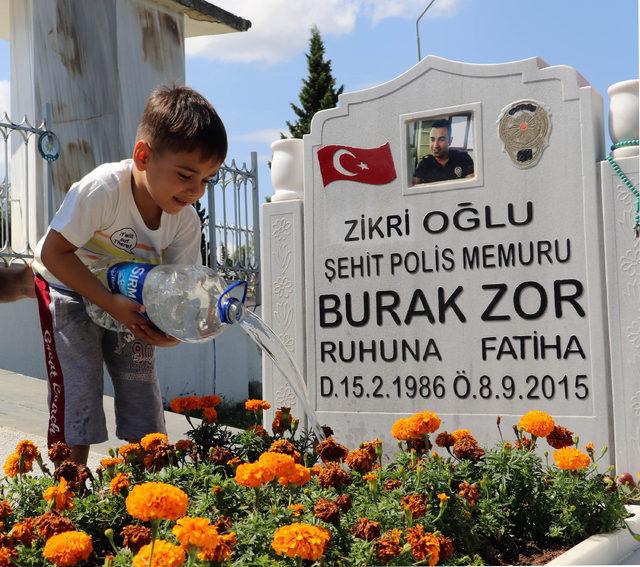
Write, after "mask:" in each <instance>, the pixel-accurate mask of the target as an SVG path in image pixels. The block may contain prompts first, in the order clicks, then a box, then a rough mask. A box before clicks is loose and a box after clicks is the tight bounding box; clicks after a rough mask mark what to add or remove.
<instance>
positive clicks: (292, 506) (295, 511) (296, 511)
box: [287, 504, 304, 516]
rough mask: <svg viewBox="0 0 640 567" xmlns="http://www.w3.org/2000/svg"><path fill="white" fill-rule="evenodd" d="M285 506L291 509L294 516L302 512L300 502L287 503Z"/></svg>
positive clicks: (302, 507) (302, 508)
mask: <svg viewBox="0 0 640 567" xmlns="http://www.w3.org/2000/svg"><path fill="white" fill-rule="evenodd" d="M287 508H288V509H289V510H291V512H292V513H293V515H294V516H301V515H302V512H304V506H303V505H302V504H289V506H287Z"/></svg>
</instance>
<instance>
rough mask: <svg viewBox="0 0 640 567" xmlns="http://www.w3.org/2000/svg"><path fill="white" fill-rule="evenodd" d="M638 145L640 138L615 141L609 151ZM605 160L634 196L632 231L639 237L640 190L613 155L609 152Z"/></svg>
mask: <svg viewBox="0 0 640 567" xmlns="http://www.w3.org/2000/svg"><path fill="white" fill-rule="evenodd" d="M638 145H640V140H623V141H621V142H617V143H615V144H613V145H612V146H611V151H613V150H617V149H618V148H624V147H626V146H638ZM607 161H608V162H609V164H610V165H611V167H612V168H613V171H615V172H616V175H617V176H618V177H619V178H620V180H621V181H622V183H624V184H625V185H626V186H627V189H629V191H631V193H632V194H633V196H634V197H635V198H636V214H635V217H634V225H633V231H634V232H635V235H636V238H638V237H640V191H638V188H637V187H636V186H635V185H634V184H633V183H632V182H631V180H630V179H629V178H628V177H627V176H626V175H625V174H624V171H622V169H620V166H619V165H618V164H617V163H616V160H615V159H613V156H612V155H611V154H609V155H608V156H607Z"/></svg>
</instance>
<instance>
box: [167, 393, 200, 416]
mask: <svg viewBox="0 0 640 567" xmlns="http://www.w3.org/2000/svg"><path fill="white" fill-rule="evenodd" d="M202 407H203V406H202V403H201V401H200V398H198V396H181V397H179V398H173V400H171V401H170V402H169V408H170V409H171V411H174V412H176V413H186V412H190V411H194V410H199V409H202Z"/></svg>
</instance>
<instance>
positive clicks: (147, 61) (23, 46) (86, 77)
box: [10, 0, 185, 246]
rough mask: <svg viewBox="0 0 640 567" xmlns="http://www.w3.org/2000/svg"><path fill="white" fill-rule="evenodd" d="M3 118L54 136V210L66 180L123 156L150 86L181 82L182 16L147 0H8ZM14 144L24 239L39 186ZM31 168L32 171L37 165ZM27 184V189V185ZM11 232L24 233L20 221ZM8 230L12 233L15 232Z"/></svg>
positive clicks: (38, 228)
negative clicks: (44, 127) (25, 121)
mask: <svg viewBox="0 0 640 567" xmlns="http://www.w3.org/2000/svg"><path fill="white" fill-rule="evenodd" d="M10 39H11V46H12V53H13V56H12V68H11V117H12V118H13V119H14V120H19V119H20V118H21V117H22V116H24V115H27V116H28V117H29V119H30V121H31V122H32V124H36V123H40V122H41V121H42V118H43V116H42V113H43V107H44V105H45V104H46V103H50V104H51V122H50V123H49V124H48V127H49V129H50V130H53V131H54V132H55V133H56V134H57V135H58V138H59V140H60V158H59V159H58V161H57V162H55V163H54V166H53V201H54V202H53V204H52V205H53V209H54V211H55V210H56V209H57V207H58V206H59V204H60V202H61V201H62V198H63V197H64V194H65V193H66V191H67V190H68V189H69V187H70V186H71V184H72V183H74V182H75V181H77V180H79V179H81V178H82V177H83V176H84V175H86V174H87V173H89V172H90V171H91V170H92V169H94V168H95V167H96V166H97V165H99V164H101V163H105V162H111V161H118V160H121V159H124V158H126V157H129V156H130V155H131V151H132V144H133V141H134V139H135V133H136V127H137V124H138V120H139V118H140V116H141V114H142V110H143V108H144V102H145V100H146V98H147V96H148V94H149V92H150V91H151V90H152V89H153V88H155V87H156V86H158V85H160V84H171V83H174V82H175V83H184V76H185V72H184V16H183V15H182V14H177V13H175V12H172V11H171V10H169V9H167V8H165V7H164V6H160V5H158V4H156V3H155V2H152V1H151V0H101V1H100V2H79V1H76V0H11V37H10ZM16 144H17V140H16V141H14V142H13V145H12V160H11V168H12V171H13V172H14V174H13V176H12V181H13V182H14V183H15V185H14V186H13V187H12V191H13V197H14V198H17V199H19V200H20V206H21V207H26V195H27V194H28V196H29V217H30V224H29V240H30V243H31V245H32V246H35V242H37V240H38V239H39V237H40V236H41V235H42V230H43V227H44V226H46V222H44V219H43V216H44V214H45V213H44V211H45V209H44V197H45V191H44V184H43V178H42V168H41V167H39V165H38V161H37V160H36V159H35V158H36V157H37V156H36V150H35V149H34V148H33V146H34V144H33V143H32V144H31V146H32V147H31V148H30V149H29V151H30V156H29V167H30V168H35V169H33V171H31V170H30V171H29V174H28V180H26V179H25V178H26V176H25V175H24V174H23V173H22V172H23V171H24V167H25V166H24V164H25V158H24V155H22V154H24V150H23V149H20V148H18V147H17V145H16ZM38 167H39V170H38ZM27 185H28V188H27ZM15 230H16V231H18V232H22V233H26V229H25V227H23V226H20V225H19V224H18V223H16V225H15ZM14 236H16V235H15V234H14Z"/></svg>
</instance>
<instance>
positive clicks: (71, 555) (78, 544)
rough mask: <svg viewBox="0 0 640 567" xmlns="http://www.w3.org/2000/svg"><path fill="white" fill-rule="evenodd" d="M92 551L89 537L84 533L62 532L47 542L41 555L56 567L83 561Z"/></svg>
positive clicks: (64, 566)
mask: <svg viewBox="0 0 640 567" xmlns="http://www.w3.org/2000/svg"><path fill="white" fill-rule="evenodd" d="M92 551H93V544H92V543H91V537H89V536H88V535H87V534H86V533H84V532H76V531H70V532H62V533H61V534H58V535H54V536H52V537H50V538H49V539H48V540H47V543H46V544H45V546H44V551H43V552H42V555H44V557H45V558H46V559H48V560H49V561H51V563H53V564H54V565H56V566H57V567H66V566H67V565H75V564H76V563H78V562H80V561H85V560H86V559H88V558H89V555H91V552H92Z"/></svg>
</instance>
